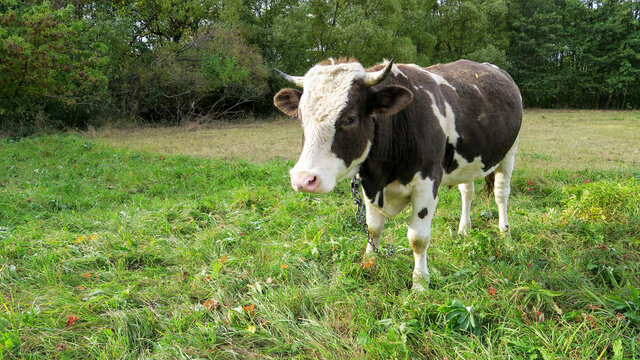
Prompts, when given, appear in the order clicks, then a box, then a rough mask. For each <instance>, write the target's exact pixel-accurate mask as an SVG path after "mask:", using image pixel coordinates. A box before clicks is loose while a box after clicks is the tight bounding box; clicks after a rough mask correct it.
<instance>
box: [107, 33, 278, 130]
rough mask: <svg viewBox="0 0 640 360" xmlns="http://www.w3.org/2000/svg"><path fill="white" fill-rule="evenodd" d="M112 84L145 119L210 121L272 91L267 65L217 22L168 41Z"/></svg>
mask: <svg viewBox="0 0 640 360" xmlns="http://www.w3.org/2000/svg"><path fill="white" fill-rule="evenodd" d="M124 72H125V75H123V76H120V77H119V79H120V80H117V81H114V82H113V83H112V86H113V87H114V89H121V90H120V91H119V92H118V93H117V101H118V102H120V103H123V104H128V105H127V106H126V107H125V108H126V109H127V110H128V111H130V112H131V113H132V114H133V115H134V116H135V117H138V118H140V119H143V120H144V121H147V122H156V123H157V122H161V123H173V124H175V123H180V122H183V121H198V122H207V121H212V120H217V119H220V118H223V117H224V118H229V117H233V116H237V115H239V114H244V113H246V112H252V111H253V110H254V109H255V107H256V106H259V105H260V102H261V101H264V100H263V99H264V98H265V95H266V94H267V92H268V91H269V89H268V86H267V79H268V77H269V73H268V69H267V68H266V67H265V66H264V65H263V63H262V58H261V57H260V55H259V54H258V53H257V51H255V50H254V49H253V48H251V47H249V46H248V45H247V44H246V43H244V42H243V40H242V38H241V37H240V36H239V35H238V33H237V31H235V30H233V29H231V28H229V27H227V26H224V25H213V26H209V27H206V28H203V29H200V30H199V32H198V34H197V35H194V36H185V37H183V40H181V41H180V42H179V43H174V42H165V43H163V44H162V45H160V46H158V47H157V48H155V49H153V50H152V51H151V52H150V53H148V54H147V55H146V56H145V57H143V58H142V59H141V61H139V62H138V63H134V62H131V63H130V64H129V66H128V67H127V68H126V69H124Z"/></svg>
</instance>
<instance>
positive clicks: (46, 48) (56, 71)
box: [0, 2, 107, 134]
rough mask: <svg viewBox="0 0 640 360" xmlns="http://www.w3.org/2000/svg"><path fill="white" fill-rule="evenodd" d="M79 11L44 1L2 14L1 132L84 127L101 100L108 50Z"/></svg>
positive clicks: (104, 86)
mask: <svg viewBox="0 0 640 360" xmlns="http://www.w3.org/2000/svg"><path fill="white" fill-rule="evenodd" d="M73 12H74V7H73V6H72V5H69V6H67V7H65V8H63V9H57V10H54V9H52V8H51V6H50V5H49V3H48V2H44V3H42V4H41V5H31V6H26V5H24V6H21V7H18V10H9V11H6V12H4V13H3V14H0V23H1V24H2V26H1V27H0V59H2V62H0V83H2V84H3V86H2V87H0V116H2V118H3V119H4V121H3V122H2V127H3V129H0V130H4V131H9V132H11V133H18V134H20V133H28V132H31V131H33V129H34V128H36V127H40V128H42V127H67V126H71V127H74V126H78V125H80V124H81V123H83V122H84V121H86V118H87V117H89V114H90V113H91V112H92V110H93V109H94V108H95V107H96V106H98V105H99V104H100V103H101V101H102V97H103V95H104V93H105V90H106V83H107V80H106V77H105V76H104V73H103V67H104V65H105V58H104V56H103V55H104V54H105V52H106V50H107V49H106V46H105V45H104V44H101V43H99V42H92V41H91V39H92V38H93V37H94V35H95V33H94V31H93V30H92V29H90V28H89V27H88V26H87V24H86V22H85V21H84V20H76V19H74V18H73Z"/></svg>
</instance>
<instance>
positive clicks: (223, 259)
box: [220, 255, 229, 265]
mask: <svg viewBox="0 0 640 360" xmlns="http://www.w3.org/2000/svg"><path fill="white" fill-rule="evenodd" d="M228 260H229V257H228V256H227V255H222V257H221V258H220V262H221V263H222V265H224V263H226V262H227V261H228Z"/></svg>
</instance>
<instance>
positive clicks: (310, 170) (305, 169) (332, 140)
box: [274, 59, 413, 193]
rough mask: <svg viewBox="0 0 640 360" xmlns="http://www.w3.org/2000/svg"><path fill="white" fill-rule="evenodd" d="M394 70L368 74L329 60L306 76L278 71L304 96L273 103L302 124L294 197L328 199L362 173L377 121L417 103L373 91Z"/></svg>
mask: <svg viewBox="0 0 640 360" xmlns="http://www.w3.org/2000/svg"><path fill="white" fill-rule="evenodd" d="M392 66H393V61H390V62H389V63H387V64H386V66H384V67H383V68H382V69H380V70H378V71H373V72H367V71H365V69H364V67H363V66H362V65H361V64H360V63H358V62H342V63H336V62H334V61H333V59H329V60H328V61H325V62H322V63H320V64H318V65H316V66H314V67H312V68H311V69H310V70H309V71H308V72H307V74H306V75H305V76H290V75H287V74H284V73H282V72H280V71H279V70H276V71H278V73H279V74H280V75H281V76H282V77H284V78H285V79H286V80H287V81H289V82H291V83H293V84H294V85H296V86H298V87H301V88H303V90H304V92H301V91H298V90H295V89H290V88H287V89H282V90H280V92H278V93H277V94H276V96H275V97H274V104H275V105H276V106H277V107H278V109H280V110H282V112H284V113H285V114H287V115H290V116H297V117H298V119H300V122H301V124H302V130H303V146H302V153H301V154H300V159H298V162H297V163H296V165H295V166H294V167H293V169H291V171H290V175H291V185H292V186H293V188H294V189H295V190H296V191H307V192H315V193H326V192H329V191H331V190H333V188H334V187H335V186H336V183H337V182H338V181H340V180H342V179H344V178H347V177H351V176H353V175H354V174H356V173H357V172H358V170H359V166H360V164H362V162H363V161H364V160H365V159H366V157H367V155H368V154H369V149H370V147H371V143H372V141H373V136H374V127H375V126H374V121H375V116H376V115H393V114H395V113H397V112H398V111H400V110H402V109H403V108H404V107H405V106H407V105H408V104H409V103H410V102H411V100H412V99H413V94H412V93H411V92H410V91H409V90H408V89H407V88H405V87H402V86H397V85H390V86H385V87H376V88H375V89H374V88H372V86H373V85H376V84H378V83H380V82H381V81H382V80H384V79H385V78H386V76H387V75H388V74H389V72H390V71H391V68H392Z"/></svg>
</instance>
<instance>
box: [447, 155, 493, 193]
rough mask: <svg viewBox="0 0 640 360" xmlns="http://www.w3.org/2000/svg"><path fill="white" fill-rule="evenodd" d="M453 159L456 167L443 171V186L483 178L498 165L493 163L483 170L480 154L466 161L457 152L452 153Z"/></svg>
mask: <svg viewBox="0 0 640 360" xmlns="http://www.w3.org/2000/svg"><path fill="white" fill-rule="evenodd" d="M454 159H455V160H456V162H457V163H458V167H457V168H455V170H453V171H452V172H450V173H447V172H445V173H444V174H443V176H442V183H441V185H443V186H453V185H458V184H464V183H468V182H471V181H473V180H476V179H480V178H483V177H485V176H487V175H489V174H491V173H492V172H493V171H494V170H495V169H496V168H497V167H498V165H495V166H493V167H491V168H489V169H488V170H486V171H485V170H484V164H483V163H482V159H481V158H480V156H478V157H476V158H475V159H473V161H472V162H468V161H466V160H465V159H464V158H463V157H462V156H460V155H459V154H458V153H456V154H455V155H454Z"/></svg>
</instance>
